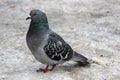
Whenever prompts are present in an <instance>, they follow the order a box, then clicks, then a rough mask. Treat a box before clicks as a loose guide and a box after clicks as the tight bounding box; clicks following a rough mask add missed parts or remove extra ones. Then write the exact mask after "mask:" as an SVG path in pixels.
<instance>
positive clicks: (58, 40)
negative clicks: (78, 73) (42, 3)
mask: <svg viewBox="0 0 120 80" xmlns="http://www.w3.org/2000/svg"><path fill="white" fill-rule="evenodd" d="M28 19H30V20H31V22H30V26H29V29H28V32H27V35H26V42H27V45H28V48H29V49H30V51H31V52H32V54H33V56H34V57H35V58H36V59H37V60H38V61H39V62H41V63H43V64H46V65H47V66H46V67H45V68H44V69H42V68H40V69H38V70H37V72H48V71H52V70H53V69H54V68H55V67H56V66H57V65H58V64H62V63H64V62H66V61H70V60H71V61H75V62H77V63H78V64H80V65H81V66H85V65H87V64H89V62H88V59H87V58H86V57H84V56H83V55H81V54H79V53H77V52H75V51H74V50H73V49H72V48H71V46H70V45H69V44H68V43H67V42H65V41H64V39H63V38H62V37H61V36H60V35H58V34H57V33H55V32H53V31H52V30H51V29H50V27H49V24H48V20H47V16H46V14H45V13H44V12H42V11H41V10H39V9H33V10H31V12H30V17H27V18H26V20H28ZM49 66H51V68H49Z"/></svg>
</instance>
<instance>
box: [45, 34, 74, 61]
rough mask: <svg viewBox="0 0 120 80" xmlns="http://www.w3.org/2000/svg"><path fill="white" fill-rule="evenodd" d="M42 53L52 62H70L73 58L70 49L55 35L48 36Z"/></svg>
mask: <svg viewBox="0 0 120 80" xmlns="http://www.w3.org/2000/svg"><path fill="white" fill-rule="evenodd" d="M44 51H45V53H46V54H47V56H48V57H49V58H51V59H52V60H56V61H60V60H70V59H71V58H72V56H73V50H72V48H71V47H70V46H69V45H68V44H67V43H66V42H65V41H64V40H63V39H62V38H61V37H60V36H59V35H57V34H56V33H51V34H49V37H48V40H47V43H46V45H45V46H44Z"/></svg>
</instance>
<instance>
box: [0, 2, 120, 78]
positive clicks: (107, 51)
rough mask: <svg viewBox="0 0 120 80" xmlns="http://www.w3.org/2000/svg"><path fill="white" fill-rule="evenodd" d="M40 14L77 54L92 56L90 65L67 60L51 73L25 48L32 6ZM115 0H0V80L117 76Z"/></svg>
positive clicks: (119, 29) (119, 15)
mask: <svg viewBox="0 0 120 80" xmlns="http://www.w3.org/2000/svg"><path fill="white" fill-rule="evenodd" d="M35 8H38V9H41V10H42V11H44V12H46V14H47V16H48V20H49V24H50V27H51V28H52V29H53V30H54V31H55V32H57V33H59V34H60V35H61V36H62V37H63V38H64V39H65V40H66V41H67V42H68V43H69V44H70V45H71V46H72V48H73V49H74V50H76V51H77V52H79V53H81V54H83V55H85V56H86V57H88V58H90V59H93V62H92V63H91V66H90V67H72V66H70V65H66V64H68V63H69V64H70V62H68V63H66V64H64V65H60V66H59V67H57V68H56V69H55V70H54V71H52V72H48V73H37V72H36V69H38V68H39V67H44V66H45V65H43V64H41V63H39V62H38V61H36V59H35V58H34V57H33V56H32V54H31V53H30V51H29V49H28V47H27V46H26V41H25V36H26V32H27V30H28V26H29V22H30V21H26V20H25V18H26V17H28V16H29V12H30V10H32V9H35ZM119 25H120V0H0V80H120V26H119Z"/></svg>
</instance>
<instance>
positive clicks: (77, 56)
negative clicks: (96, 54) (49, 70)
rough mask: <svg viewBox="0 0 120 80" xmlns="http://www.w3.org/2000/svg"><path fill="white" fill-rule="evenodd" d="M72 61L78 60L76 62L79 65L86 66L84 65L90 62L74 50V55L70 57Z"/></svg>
mask: <svg viewBox="0 0 120 80" xmlns="http://www.w3.org/2000/svg"><path fill="white" fill-rule="evenodd" d="M72 61H75V62H78V64H79V65H80V66H86V65H88V64H90V63H89V62H88V59H87V58H86V57H84V56H83V55H81V54H79V53H77V52H74V57H73V58H72Z"/></svg>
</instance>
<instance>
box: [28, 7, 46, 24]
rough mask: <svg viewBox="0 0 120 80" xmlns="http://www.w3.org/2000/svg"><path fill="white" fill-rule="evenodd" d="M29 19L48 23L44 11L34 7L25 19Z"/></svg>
mask: <svg viewBox="0 0 120 80" xmlns="http://www.w3.org/2000/svg"><path fill="white" fill-rule="evenodd" d="M28 19H31V20H32V21H39V22H41V23H48V21H47V16H46V14H45V13H44V12H42V11H40V10H38V9H34V10H32V11H31V12H30V17H27V18H26V20H28Z"/></svg>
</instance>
